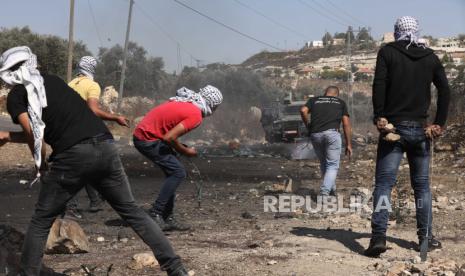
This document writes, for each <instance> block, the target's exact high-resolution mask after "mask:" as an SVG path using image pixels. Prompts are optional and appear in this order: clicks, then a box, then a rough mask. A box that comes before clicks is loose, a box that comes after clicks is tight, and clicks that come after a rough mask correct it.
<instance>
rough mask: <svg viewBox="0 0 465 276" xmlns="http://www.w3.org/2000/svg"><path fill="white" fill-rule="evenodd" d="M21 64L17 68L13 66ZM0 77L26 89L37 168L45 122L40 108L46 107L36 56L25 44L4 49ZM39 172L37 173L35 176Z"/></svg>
mask: <svg viewBox="0 0 465 276" xmlns="http://www.w3.org/2000/svg"><path fill="white" fill-rule="evenodd" d="M18 64H21V65H20V66H19V68H14V67H15V66H16V65H18ZM0 78H2V80H3V81H4V82H6V83H8V84H10V85H23V86H24V88H26V91H27V101H28V106H27V113H28V115H29V124H30V126H31V129H32V134H33V137H34V149H33V156H34V162H35V164H36V167H37V168H40V166H41V164H42V155H41V151H42V139H43V137H44V130H45V123H44V121H42V109H43V108H46V107H47V96H46V92H45V86H44V79H43V77H42V75H41V74H40V72H39V70H38V69H37V57H36V55H35V54H33V53H32V51H31V49H30V48H29V47H27V46H19V47H14V48H11V49H9V50H7V51H5V52H4V53H3V54H2V55H1V56H0ZM38 177H40V173H38V174H37V178H38Z"/></svg>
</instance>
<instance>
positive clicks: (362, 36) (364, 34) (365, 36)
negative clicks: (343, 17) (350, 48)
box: [356, 27, 373, 43]
mask: <svg viewBox="0 0 465 276" xmlns="http://www.w3.org/2000/svg"><path fill="white" fill-rule="evenodd" d="M370 41H373V37H371V35H370V32H369V31H368V29H367V28H365V27H363V28H362V29H360V31H359V32H358V34H357V37H356V42H357V43H368V42H370Z"/></svg>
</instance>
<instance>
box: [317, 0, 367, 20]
mask: <svg viewBox="0 0 465 276" xmlns="http://www.w3.org/2000/svg"><path fill="white" fill-rule="evenodd" d="M326 1H327V2H328V3H329V4H330V5H331V6H333V7H335V8H336V9H337V10H339V11H340V12H342V13H343V14H345V15H346V16H348V17H350V18H352V19H353V20H355V21H357V22H359V23H361V24H362V25H363V26H365V25H366V24H365V23H364V22H363V21H361V20H359V19H358V18H356V17H354V16H352V15H351V14H350V13H348V12H346V11H345V10H344V9H342V8H340V7H339V6H337V5H336V4H334V3H333V2H331V0H326Z"/></svg>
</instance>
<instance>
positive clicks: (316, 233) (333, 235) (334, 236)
mask: <svg viewBox="0 0 465 276" xmlns="http://www.w3.org/2000/svg"><path fill="white" fill-rule="evenodd" d="M290 232H291V234H294V235H296V236H306V237H314V238H321V239H327V240H335V241H338V242H340V243H341V244H343V245H344V246H345V247H347V248H348V249H349V250H351V251H353V252H355V253H358V254H360V255H363V252H364V251H365V248H364V247H363V246H362V245H361V244H360V243H359V242H358V241H357V240H358V239H363V238H371V234H370V233H358V232H353V231H349V230H345V229H315V228H309V227H294V228H293V229H292V230H291V231H290ZM387 241H388V242H392V243H395V244H397V245H398V246H399V247H402V248H405V249H414V248H415V247H416V245H417V244H416V243H415V242H412V241H406V240H403V239H399V238H393V237H387Z"/></svg>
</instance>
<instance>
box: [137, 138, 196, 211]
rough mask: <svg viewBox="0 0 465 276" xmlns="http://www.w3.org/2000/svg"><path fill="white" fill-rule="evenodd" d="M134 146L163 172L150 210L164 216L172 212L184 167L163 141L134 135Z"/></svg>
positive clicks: (184, 176)
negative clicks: (160, 183)
mask: <svg viewBox="0 0 465 276" xmlns="http://www.w3.org/2000/svg"><path fill="white" fill-rule="evenodd" d="M134 146H135V147H136V149H137V150H138V151H139V152H140V153H142V155H144V156H145V157H147V158H148V159H149V160H151V161H152V162H153V163H154V164H156V165H157V166H159V167H160V168H161V169H162V171H163V172H164V173H165V176H166V179H165V181H164V182H163V185H162V187H161V190H160V193H159V195H158V198H157V199H156V200H155V202H154V203H153V207H152V211H153V212H154V213H156V214H159V215H161V216H162V217H163V218H166V217H168V216H169V215H171V214H172V213H173V209H174V201H175V198H176V190H177V188H178V187H179V185H180V184H181V182H182V181H183V180H184V179H185V178H186V176H187V173H186V169H185V168H184V166H183V164H182V163H181V162H180V161H179V159H178V158H177V157H176V152H175V151H174V150H173V149H172V148H171V147H170V146H169V145H167V144H166V143H165V142H162V141H160V140H157V141H142V140H139V139H137V138H136V137H134Z"/></svg>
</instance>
